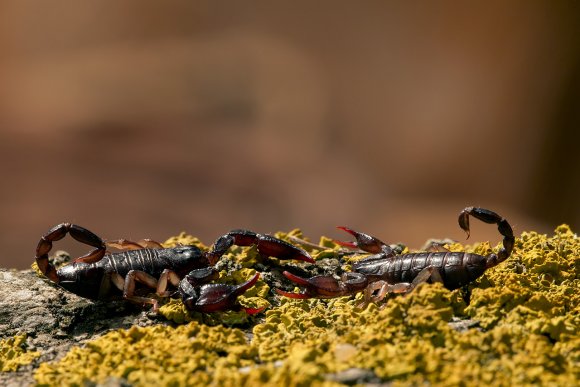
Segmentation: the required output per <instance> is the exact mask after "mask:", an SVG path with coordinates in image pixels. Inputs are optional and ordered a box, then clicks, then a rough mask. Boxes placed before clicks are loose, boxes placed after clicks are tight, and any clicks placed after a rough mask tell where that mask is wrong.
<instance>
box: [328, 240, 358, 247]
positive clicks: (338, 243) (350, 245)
mask: <svg viewBox="0 0 580 387" xmlns="http://www.w3.org/2000/svg"><path fill="white" fill-rule="evenodd" d="M332 241H333V242H334V243H336V244H337V245H339V246H344V247H350V248H351V249H356V248H357V247H358V245H357V244H356V242H344V241H339V240H336V239H333V240H332Z"/></svg>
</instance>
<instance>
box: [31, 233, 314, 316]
mask: <svg viewBox="0 0 580 387" xmlns="http://www.w3.org/2000/svg"><path fill="white" fill-rule="evenodd" d="M67 233H68V234H70V235H71V236H72V237H73V238H74V239H76V240H77V241H79V242H82V243H84V244H87V245H89V246H92V247H94V250H92V251H90V252H89V253H88V254H86V255H84V256H82V257H80V258H76V259H75V260H74V261H73V262H72V263H70V264H68V265H66V266H63V267H61V268H60V269H58V270H57V269H56V268H55V267H54V266H53V265H52V264H51V263H50V262H49V260H48V253H49V252H50V250H51V249H52V244H53V242H55V241H58V240H60V239H62V238H64V237H65V236H66V234H67ZM233 245H237V246H251V245H255V246H256V248H257V250H258V253H260V254H262V255H267V256H273V257H276V258H280V259H295V260H301V261H306V262H311V263H313V262H314V260H313V259H312V258H311V257H310V256H309V255H308V253H307V252H305V251H304V250H302V249H300V248H298V247H296V246H293V245H291V244H289V243H287V242H285V241H283V240H280V239H277V238H274V237H272V236H269V235H261V234H257V233H254V232H252V231H247V230H233V231H230V232H229V233H227V234H225V235H223V236H221V237H219V238H218V239H217V240H216V242H215V243H214V245H213V246H212V248H211V249H210V250H209V251H202V250H201V249H199V248H197V247H195V246H177V247H172V248H163V246H162V245H161V244H160V243H158V242H155V241H152V240H150V239H143V240H141V241H139V242H131V241H128V240H125V239H119V240H114V241H108V242H105V241H103V240H102V239H101V238H100V237H98V236H97V235H95V234H93V233H92V232H91V231H89V230H87V229H86V228H83V227H81V226H77V225H75V224H71V223H61V224H59V225H57V226H55V227H53V228H51V229H50V230H49V231H48V232H47V233H46V234H45V235H43V236H42V237H41V238H40V241H39V242H38V246H37V248H36V257H35V259H36V263H37V265H38V268H39V269H40V271H41V272H42V273H43V274H44V275H45V276H46V277H48V278H49V279H50V280H52V281H53V282H55V283H57V284H59V285H60V286H62V287H63V288H65V289H66V290H68V291H70V292H72V293H75V294H78V295H79V296H81V297H86V298H90V299H100V300H106V299H111V298H115V297H116V296H120V295H122V296H123V297H124V298H125V299H127V300H129V301H132V302H135V303H139V304H151V305H153V309H154V310H157V309H158V301H157V300H156V299H154V298H150V297H144V296H142V295H138V294H137V293H138V292H137V291H136V283H140V284H142V285H145V287H146V288H150V289H155V291H156V293H157V295H158V296H160V297H168V296H169V295H170V294H171V292H169V291H168V290H167V287H168V284H172V285H173V286H175V287H177V291H178V292H179V293H180V295H181V297H182V299H183V301H184V303H185V305H186V307H187V308H188V309H189V310H191V311H200V312H213V311H218V310H223V309H231V308H233V307H235V301H236V299H237V297H238V296H239V295H240V294H242V293H244V292H245V291H246V290H247V289H249V288H250V287H252V286H254V284H255V283H256V281H257V280H258V278H259V274H258V273H257V274H256V275H254V277H252V278H251V279H249V280H248V281H247V282H245V283H243V284H240V285H225V284H208V282H209V281H211V280H213V279H216V278H217V277H218V273H217V271H216V269H214V267H213V266H214V265H215V263H216V262H217V261H218V260H219V259H220V258H221V256H222V255H224V254H225V253H226V252H227V251H228V249H229V248H230V247H231V246H233ZM107 247H114V248H117V249H120V250H125V251H122V252H117V253H108V252H107ZM246 311H247V312H248V313H256V312H258V311H259V310H253V309H246Z"/></svg>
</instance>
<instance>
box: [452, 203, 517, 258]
mask: <svg viewBox="0 0 580 387" xmlns="http://www.w3.org/2000/svg"><path fill="white" fill-rule="evenodd" d="M470 215H471V216H473V217H475V218H477V219H479V220H481V221H482V222H485V223H489V224H494V223H495V224H497V229H498V231H499V233H500V234H501V235H502V236H503V247H502V248H501V249H500V250H499V252H498V254H497V255H495V254H490V255H488V256H487V257H486V258H487V262H486V269H489V268H490V267H494V266H496V265H497V264H499V263H501V262H503V261H505V260H506V259H507V258H508V257H509V256H510V254H511V253H512V250H513V248H514V243H515V237H514V233H513V230H512V227H511V226H510V224H509V223H508V222H507V220H506V219H505V218H502V217H501V216H500V215H498V214H496V213H495V212H493V211H490V210H486V209H485V208H479V207H466V208H464V209H463V211H461V213H460V214H459V219H458V221H459V227H461V228H462V229H463V231H465V232H466V233H467V238H469V216H470Z"/></svg>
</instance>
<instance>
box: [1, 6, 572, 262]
mask: <svg viewBox="0 0 580 387" xmlns="http://www.w3.org/2000/svg"><path fill="white" fill-rule="evenodd" d="M578 15H579V6H578V4H575V2H569V3H567V2H529V1H510V2H500V1H497V2H477V3H471V4H465V3H463V2H429V3H426V4H420V3H419V2H386V1H366V2H350V1H346V0H340V1H318V2H306V1H298V2H288V3H284V4H282V3H276V4H274V3H272V2H269V1H253V2H234V1H231V2H224V1H207V2H206V1H197V2H191V1H164V2H159V1H153V0H131V1H86V2H74V1H64V0H60V1H51V2H36V1H25V0H6V1H3V2H1V3H0V52H1V56H0V84H1V88H0V128H1V129H0V165H1V168H2V177H3V183H2V188H1V190H0V199H1V200H0V211H1V218H0V252H1V253H0V266H10V267H19V268H23V267H27V266H29V265H30V263H31V262H32V258H33V255H34V249H35V247H36V243H37V241H38V238H39V237H40V236H41V235H42V234H43V233H44V232H45V231H47V230H48V228H49V227H51V226H53V225H55V224H57V223H59V222H62V221H69V222H74V223H77V224H80V225H83V226H85V227H87V228H89V229H91V230H92V231H94V232H96V233H97V234H99V235H101V236H102V237H104V238H109V239H115V238H121V237H125V238H133V239H139V238H142V237H151V238H154V239H158V240H164V239H165V238H166V237H168V236H171V235H174V234H176V233H179V232H180V231H182V230H185V231H187V232H189V233H191V234H194V235H197V236H199V237H201V238H202V240H204V242H206V243H207V244H210V243H211V242H212V241H213V240H214V239H215V238H216V237H217V236H219V235H221V234H223V233H225V232H227V231H228V230H230V229H232V228H238V227H242V228H249V229H252V230H255V231H258V232H264V233H267V232H274V231H277V230H288V229H291V228H294V227H300V228H302V229H303V230H304V231H305V232H306V234H307V235H309V236H310V237H312V238H314V239H316V238H317V237H318V236H319V235H321V234H325V235H330V236H333V237H339V236H340V237H342V235H341V234H340V233H338V232H336V231H335V230H334V226H336V225H343V224H344V225H349V226H351V227H353V228H358V229H360V230H361V231H367V232H369V233H372V234H375V235H377V236H379V237H380V238H382V239H384V240H385V241H389V242H397V241H403V242H405V243H407V244H408V245H410V246H413V247H420V246H421V245H422V244H423V242H424V241H425V240H426V239H427V238H429V237H450V238H454V239H459V240H463V238H464V235H463V234H462V232H461V230H460V229H459V228H458V227H457V223H456V216H457V213H458V212H459V211H460V210H461V209H462V208H463V207H465V206H467V205H480V206H483V207H487V208H490V209H493V210H496V211H497V212H499V213H501V214H502V215H504V216H505V217H506V218H508V219H509V220H510V221H511V223H512V224H513V226H514V228H515V229H516V232H517V233H519V232H521V231H524V230H529V229H536V230H539V231H542V232H550V231H551V229H553V227H554V226H555V225H557V224H559V223H562V222H567V223H569V224H571V225H573V227H575V229H576V231H577V230H578V229H579V227H580V203H579V200H578V198H579V197H580V168H579V167H580V161H579V160H580V157H579V156H578V144H580V141H579V140H580V138H579V137H580V136H579V129H580V39H579V37H580V23H579V20H580V19H579V18H578ZM475 223H476V222H474V225H473V226H474V227H473V228H474V230H473V234H472V235H473V239H474V240H486V239H491V240H493V241H496V240H499V239H500V236H499V235H498V234H497V231H496V229H495V227H492V226H480V225H479V224H475ZM73 245H74V243H72V242H70V240H69V241H68V242H64V241H63V242H62V243H61V244H59V245H58V246H57V248H59V247H60V248H69V246H73ZM70 249H78V251H83V252H84V251H85V250H87V248H86V247H84V246H83V247H78V246H76V247H70Z"/></svg>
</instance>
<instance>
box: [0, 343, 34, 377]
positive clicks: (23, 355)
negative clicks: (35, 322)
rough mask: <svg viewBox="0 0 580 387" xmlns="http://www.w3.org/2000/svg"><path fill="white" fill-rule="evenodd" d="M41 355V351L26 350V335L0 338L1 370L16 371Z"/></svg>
mask: <svg viewBox="0 0 580 387" xmlns="http://www.w3.org/2000/svg"><path fill="white" fill-rule="evenodd" d="M39 356H40V353H39V352H28V351H27V350H26V335H20V336H14V337H12V338H9V339H5V340H0V372H12V371H16V370H17V369H18V367H20V366H21V365H26V364H30V363H31V362H32V361H33V360H34V359H36V358H37V357H39Z"/></svg>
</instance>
